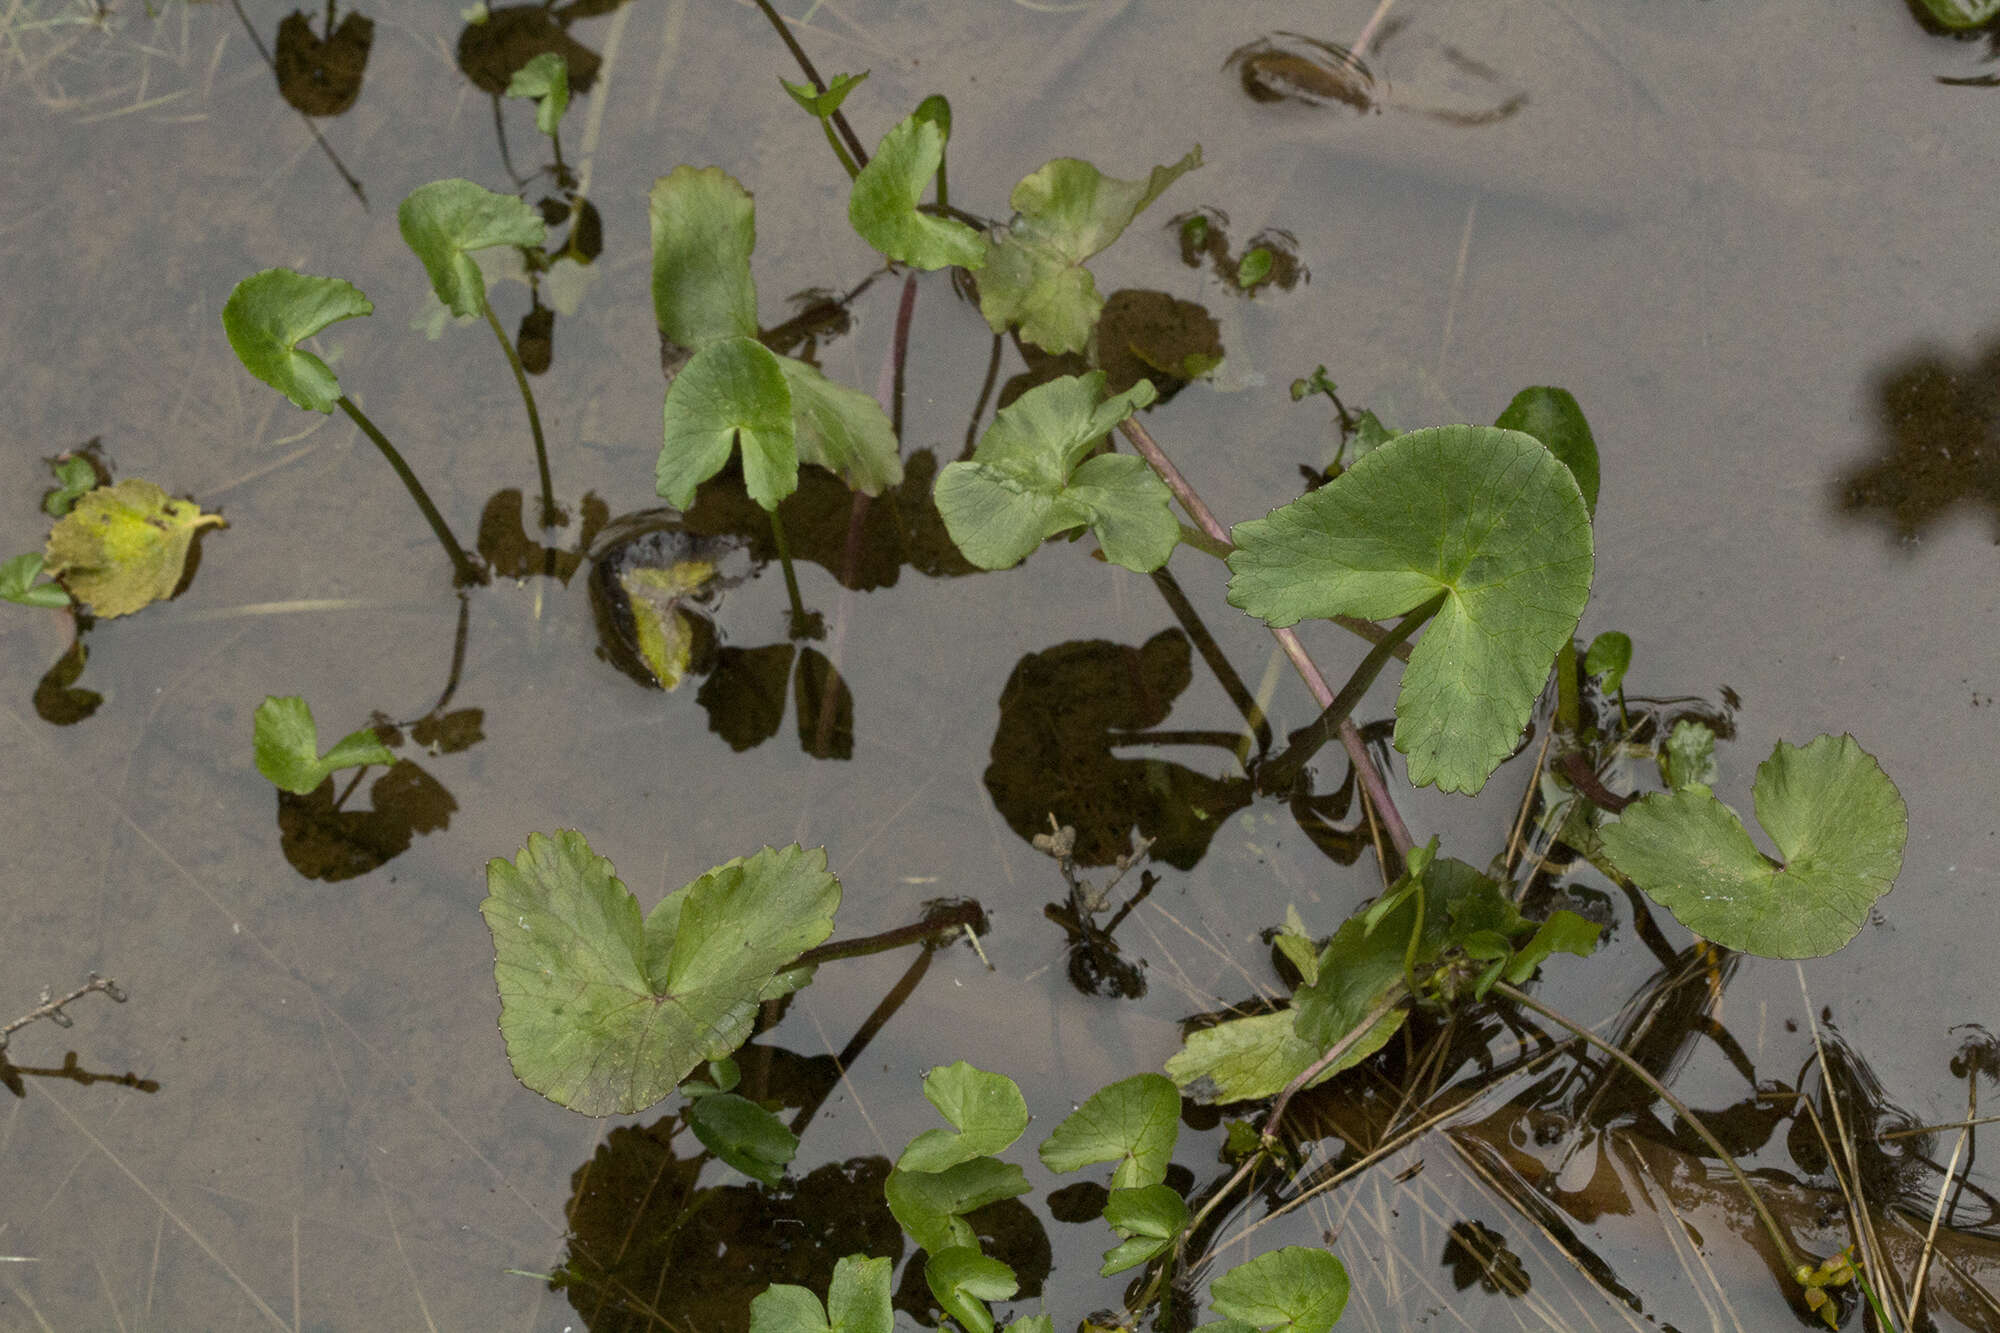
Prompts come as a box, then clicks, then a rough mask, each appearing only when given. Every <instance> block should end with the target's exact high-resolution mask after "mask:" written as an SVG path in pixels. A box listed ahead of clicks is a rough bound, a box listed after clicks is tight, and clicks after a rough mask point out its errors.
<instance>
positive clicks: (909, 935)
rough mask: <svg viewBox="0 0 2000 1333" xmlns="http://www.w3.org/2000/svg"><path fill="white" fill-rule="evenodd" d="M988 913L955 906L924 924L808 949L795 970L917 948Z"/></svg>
mask: <svg viewBox="0 0 2000 1333" xmlns="http://www.w3.org/2000/svg"><path fill="white" fill-rule="evenodd" d="M985 915H986V913H985V912H984V911H983V910H982V909H981V908H980V906H979V904H978V903H973V902H965V903H953V904H952V905H951V906H949V907H941V908H939V909H938V910H936V911H935V912H932V913H931V914H930V915H929V916H926V917H925V918H924V919H923V920H921V921H913V922H911V923H910V924H909V925H907V926H897V927H896V928H895V929H894V930H885V931H881V932H880V933H878V934H874V935H862V936H859V937H857V938H855V939H851V940H835V941H834V942H833V943H831V944H822V945H820V946H819V947H818V948H817V949H808V950H806V951H805V952H804V953H802V954H800V955H799V957H798V961H797V962H795V963H793V964H792V966H794V967H813V966H817V965H818V964H820V963H831V962H833V961H834V960H835V959H839V958H859V957H861V956H862V955H863V954H871V953H882V952H884V951H886V950H889V949H900V948H902V947H903V946H904V945H906V944H917V943H920V942H921V941H923V940H927V939H929V938H930V937H931V936H933V935H941V934H943V933H944V932H945V931H947V930H957V929H960V928H962V927H965V926H977V925H978V924H979V921H980V918H982V917H983V916H985Z"/></svg>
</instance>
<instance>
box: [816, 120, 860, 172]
mask: <svg viewBox="0 0 2000 1333" xmlns="http://www.w3.org/2000/svg"><path fill="white" fill-rule="evenodd" d="M819 127H820V128H821V129H823V130H825V131H826V142H827V144H828V145H829V146H830V147H831V148H832V149H833V155H834V156H835V157H837V158H839V159H840V165H841V166H842V167H844V168H846V170H847V179H849V180H855V179H857V178H858V177H859V176H860V175H861V168H860V167H857V166H855V165H854V159H853V158H852V157H850V156H848V153H847V146H846V145H845V144H843V143H841V142H840V136H839V135H837V134H835V133H834V132H833V122H832V121H831V120H829V119H827V118H826V117H825V116H821V117H820V118H819Z"/></svg>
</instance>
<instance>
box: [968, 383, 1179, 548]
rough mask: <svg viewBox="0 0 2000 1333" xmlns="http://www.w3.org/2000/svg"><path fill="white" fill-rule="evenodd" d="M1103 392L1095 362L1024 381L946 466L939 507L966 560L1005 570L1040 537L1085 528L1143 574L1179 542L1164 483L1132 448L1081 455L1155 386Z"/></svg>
mask: <svg viewBox="0 0 2000 1333" xmlns="http://www.w3.org/2000/svg"><path fill="white" fill-rule="evenodd" d="M1103 395H1104V372H1103V371H1095V370H1094V371H1092V372H1091V373H1090V374H1088V375H1083V376H1076V375H1066V376H1064V377H1063V378H1062V379H1059V380H1053V381H1051V382H1049V383H1047V384H1044V385H1041V386H1040V387H1038V388H1034V389H1030V390H1029V391H1028V392H1026V393H1024V394H1022V395H1021V396H1020V397H1019V398H1017V399H1015V400H1014V401H1013V402H1012V403H1011V404H1009V405H1008V406H1006V407H1004V408H1002V409H1000V412H999V413H998V414H997V415H996V416H995V417H994V419H993V424H992V425H991V426H989V427H987V428H986V433H985V434H984V435H983V436H981V437H980V440H979V447H978V448H977V449H976V450H974V451H973V454H972V458H971V460H970V461H967V462H957V463H948V464H946V465H945V468H944V471H943V472H941V473H939V474H938V483H937V507H938V513H939V514H940V515H942V516H943V518H944V523H945V528H946V530H947V531H949V532H950V533H951V539H952V540H953V541H954V542H956V543H957V544H958V549H959V550H960V551H962V552H963V553H964V554H965V558H966V559H968V560H970V561H972V563H974V564H975V565H978V566H980V567H981V568H982V569H1004V568H1006V567H1007V566H1009V565H1012V564H1014V563H1016V562H1017V561H1019V560H1021V559H1023V558H1024V557H1026V556H1027V554H1028V553H1029V552H1030V551H1033V550H1034V549H1035V547H1036V546H1038V545H1040V544H1041V542H1042V541H1043V539H1045V538H1047V537H1052V536H1054V535H1055V534H1056V533H1058V532H1064V531H1067V530H1068V529H1070V528H1077V527H1084V526H1088V527H1089V528H1090V529H1091V531H1092V532H1093V533H1095V534H1096V536H1097V540H1098V543H1099V544H1100V545H1101V546H1103V548H1104V555H1105V558H1106V559H1108V560H1111V561H1112V562H1114V563H1116V564H1120V565H1123V566H1125V567H1126V568H1127V569H1134V570H1138V571H1140V572H1142V573H1144V572H1146V571H1149V570H1154V569H1158V568H1159V567H1160V566H1161V565H1163V564H1165V563H1166V561H1167V557H1168V556H1169V555H1171V554H1172V553H1173V549H1174V544H1175V543H1176V542H1178V541H1179V540H1180V523H1179V521H1178V520H1176V519H1175V518H1174V514H1173V508H1172V505H1173V497H1172V495H1171V494H1170V493H1169V492H1168V490H1167V488H1166V483H1164V482H1162V481H1161V480H1160V479H1159V477H1157V476H1156V475H1154V473H1153V470H1152V469H1151V468H1149V467H1147V466H1146V463H1145V460H1143V459H1140V458H1135V457H1133V456H1132V455H1130V454H1104V455H1100V456H1098V457H1095V458H1090V459H1088V460H1087V461H1086V457H1085V456H1086V455H1088V454H1089V453H1090V451H1091V450H1092V449H1094V448H1095V447H1096V446H1097V442H1098V441H1099V440H1100V439H1102V438H1103V437H1104V434H1105V432H1107V431H1109V430H1110V429H1111V428H1112V427H1113V426H1116V425H1117V424H1118V423H1119V422H1121V421H1123V420H1124V419H1125V418H1126V417H1128V416H1130V415H1132V413H1133V412H1134V411H1136V410H1137V409H1138V408H1141V407H1144V406H1145V405H1146V404H1148V403H1150V402H1152V401H1153V398H1154V396H1155V395H1154V393H1153V386H1152V384H1151V382H1150V381H1147V380H1141V381H1139V383H1137V384H1135V385H1133V386H1132V387H1131V388H1130V389H1128V390H1127V391H1126V392H1124V393H1122V394H1118V395H1115V396H1114V397H1111V398H1108V399H1105V398H1104V397H1103ZM1100 399H1103V401H1099V400H1100Z"/></svg>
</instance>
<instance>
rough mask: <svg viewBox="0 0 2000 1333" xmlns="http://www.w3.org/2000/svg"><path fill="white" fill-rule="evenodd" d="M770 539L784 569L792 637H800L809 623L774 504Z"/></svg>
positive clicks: (789, 546) (797, 579)
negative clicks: (776, 549) (776, 546)
mask: <svg viewBox="0 0 2000 1333" xmlns="http://www.w3.org/2000/svg"><path fill="white" fill-rule="evenodd" d="M771 540H773V541H775V542H776V543H777V544H778V564H779V565H780V566H781V567H782V568H783V569H784V571H785V592H786V594H787V595H788V596H790V597H791V599H792V637H793V638H802V637H804V635H805V633H806V626H807V624H808V623H809V622H808V619H807V617H806V604H805V600H804V599H803V598H801V597H800V596H799V576H798V575H797V574H795V573H793V572H792V548H791V544H790V543H789V542H787V541H786V540H785V521H784V520H783V519H782V518H779V517H778V510H777V507H776V506H773V507H772V509H771Z"/></svg>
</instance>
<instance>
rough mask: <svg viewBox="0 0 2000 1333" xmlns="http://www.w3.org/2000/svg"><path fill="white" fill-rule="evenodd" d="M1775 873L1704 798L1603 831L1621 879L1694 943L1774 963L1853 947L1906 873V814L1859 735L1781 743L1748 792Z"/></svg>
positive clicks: (1688, 792) (1670, 798)
mask: <svg viewBox="0 0 2000 1333" xmlns="http://www.w3.org/2000/svg"><path fill="white" fill-rule="evenodd" d="M1751 790H1752V792H1753V794H1754V796H1755V799H1756V805H1757V822H1758V823H1760V824H1762V825H1763V827H1764V832H1765V833H1766V834H1767V835H1768V836H1769V837H1770V839H1771V842H1772V844H1773V845H1774V846H1776V847H1777V849H1778V854H1779V855H1780V856H1782V857H1783V858H1784V860H1783V861H1782V862H1779V863H1773V862H1772V861H1771V860H1770V858H1768V857H1766V856H1765V855H1764V854H1763V853H1762V852H1760V851H1758V850H1757V847H1756V844H1755V843H1753V842H1751V840H1750V834H1749V832H1748V831H1747V830H1746V829H1745V828H1744V827H1743V821H1742V820H1741V819H1739V818H1738V817H1737V815H1736V813H1735V812H1734V811H1733V810H1731V809H1730V808H1729V807H1728V806H1726V805H1724V804H1723V803H1722V802H1720V801H1718V800H1716V799H1715V797H1714V796H1712V795H1710V794H1709V793H1708V791H1707V790H1706V789H1695V788H1688V789H1685V790H1681V791H1673V792H1662V793H1656V794H1654V795H1652V796H1648V797H1646V798H1645V799H1644V800H1642V801H1639V802H1637V803H1636V804H1633V805H1630V806H1627V807H1626V808H1625V812H1624V813H1623V814H1622V815H1620V816H1619V819H1618V822H1617V823H1615V824H1606V825H1604V826H1603V828H1602V829H1601V830H1600V836H1601V837H1602V838H1603V840H1604V851H1605V853H1606V855H1608V856H1609V857H1610V858H1611V863H1612V864H1613V865H1615V866H1616V867H1617V868H1618V870H1619V871H1620V872H1621V873H1622V874H1625V875H1627V876H1629V877H1630V878H1631V880H1632V882H1633V883H1635V884H1637V885H1638V886H1639V887H1640V888H1642V889H1644V890H1645V891H1646V892H1647V894H1649V895H1650V896H1651V897H1652V898H1653V899H1654V900H1655V901H1657V902H1659V903H1660V904H1661V905H1662V906H1664V907H1665V908H1666V909H1667V910H1668V911H1670V912H1672V913H1673V914H1674V915H1675V916H1676V917H1677V918H1679V919H1680V923H1681V924H1682V925H1684V926H1686V927H1687V928H1688V929H1689V930H1691V931H1693V932H1694V933H1695V934H1697V935H1700V936H1702V937H1703V938H1705V939H1710V940H1713V941H1715V942H1716V943H1717V944H1720V945H1722V946H1723V947H1724V948H1728V949H1740V950H1742V951H1743V952H1745V953H1754V954H1762V955H1763V956H1765V957H1767V958H1817V957H1820V956H1822V955H1824V954H1830V953H1832V952H1833V951H1834V950H1836V949H1838V948H1840V946H1841V945H1843V944H1846V943H1847V942H1848V941H1849V940H1851V939H1853V938H1854V936H1855V935H1856V934H1857V933H1858V932H1859V931H1860V929H1861V924H1862V922H1864V921H1866V920H1867V919H1868V911H1869V908H1871V907H1872V906H1874V903H1875V900H1876V899H1877V898H1880V897H1881V896H1882V895H1883V894H1885V893H1887V892H1888V891H1889V890H1890V889H1891V888H1892V887H1894V885H1895V882H1896V875H1897V874H1898V872H1900V871H1901V870H1902V868H1903V842H1904V840H1905V838H1906V837H1907V836H1908V832H1909V828H1908V811H1907V810H1906V808H1905V807H1904V805H1903V798H1902V795H1901V793H1899V792H1898V791H1897V790H1896V784H1895V783H1893V782H1891V781H1890V780H1889V778H1888V776H1887V775H1886V774H1884V773H1883V772H1882V769H1881V766H1880V765H1878V764H1877V763H1876V762H1875V760H1874V758H1873V757H1872V756H1870V755H1869V754H1868V752H1867V751H1865V750H1863V749H1862V748H1861V747H1860V746H1859V745H1857V744H1856V743H1855V741H1854V738H1853V737H1852V736H1820V737H1818V738H1817V739H1815V740H1813V741H1812V742H1811V743H1810V744H1808V745H1806V746H1805V747H1804V748H1803V749H1801V748H1798V747H1795V746H1791V745H1787V744H1785V743H1784V742H1783V741H1780V742H1778V748H1777V749H1775V750H1774V751H1772V752H1771V757H1770V758H1769V759H1766V760H1765V761H1764V762H1763V763H1762V764H1759V765H1758V766H1757V780H1756V782H1755V783H1754V784H1753V785H1752V788H1751Z"/></svg>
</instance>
